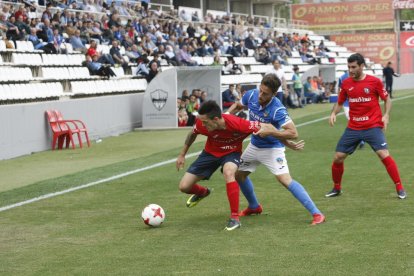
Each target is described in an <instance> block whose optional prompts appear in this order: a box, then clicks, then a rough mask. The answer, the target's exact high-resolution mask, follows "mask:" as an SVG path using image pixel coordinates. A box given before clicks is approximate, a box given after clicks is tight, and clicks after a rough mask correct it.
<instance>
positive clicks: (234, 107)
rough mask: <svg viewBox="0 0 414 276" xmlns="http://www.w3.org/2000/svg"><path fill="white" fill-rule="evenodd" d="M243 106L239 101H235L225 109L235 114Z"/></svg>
mask: <svg viewBox="0 0 414 276" xmlns="http://www.w3.org/2000/svg"><path fill="white" fill-rule="evenodd" d="M243 108H244V106H243V105H242V104H241V103H240V102H235V103H234V104H232V105H231V106H230V107H229V109H228V110H227V112H228V113H230V114H236V113H237V112H239V111H241V110H243Z"/></svg>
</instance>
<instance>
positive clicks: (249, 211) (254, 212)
mask: <svg viewBox="0 0 414 276" xmlns="http://www.w3.org/2000/svg"><path fill="white" fill-rule="evenodd" d="M262 212H263V208H262V205H260V204H259V207H257V208H255V209H250V208H249V207H247V208H246V209H244V210H243V211H241V212H240V213H239V216H241V217H245V216H251V215H260V214H261V213H262Z"/></svg>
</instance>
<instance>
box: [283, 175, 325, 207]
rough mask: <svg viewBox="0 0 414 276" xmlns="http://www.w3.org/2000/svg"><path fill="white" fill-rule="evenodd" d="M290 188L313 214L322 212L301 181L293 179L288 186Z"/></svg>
mask: <svg viewBox="0 0 414 276" xmlns="http://www.w3.org/2000/svg"><path fill="white" fill-rule="evenodd" d="M288 190H289V191H290V192H291V193H292V195H293V196H294V197H296V199H297V200H299V202H300V203H301V204H302V205H303V207H305V208H306V209H307V210H308V211H309V212H310V213H311V214H312V215H314V214H321V211H319V209H318V208H317V207H316V205H315V203H313V201H312V199H311V198H310V196H309V195H308V193H307V192H306V190H305V188H303V186H302V185H301V184H300V183H299V182H296V181H295V180H292V182H291V183H290V185H289V187H288Z"/></svg>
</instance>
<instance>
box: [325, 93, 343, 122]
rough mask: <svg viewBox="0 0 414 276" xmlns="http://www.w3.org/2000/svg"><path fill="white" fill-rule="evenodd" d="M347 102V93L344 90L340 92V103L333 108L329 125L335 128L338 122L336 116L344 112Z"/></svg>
mask: <svg viewBox="0 0 414 276" xmlns="http://www.w3.org/2000/svg"><path fill="white" fill-rule="evenodd" d="M345 100H346V93H345V91H344V90H343V89H340V90H339V96H338V102H337V103H335V104H334V106H333V107H332V111H331V115H330V116H329V124H330V125H331V126H333V125H334V124H335V122H336V114H338V113H339V111H341V110H342V105H343V104H344V102H345Z"/></svg>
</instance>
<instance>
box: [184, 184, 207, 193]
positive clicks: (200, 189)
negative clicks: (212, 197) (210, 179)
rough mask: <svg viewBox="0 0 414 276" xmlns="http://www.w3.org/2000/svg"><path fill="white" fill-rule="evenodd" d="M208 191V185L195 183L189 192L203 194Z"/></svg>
mask: <svg viewBox="0 0 414 276" xmlns="http://www.w3.org/2000/svg"><path fill="white" fill-rule="evenodd" d="M206 193H207V188H206V187H203V186H201V185H198V184H194V185H193V187H191V190H190V191H189V192H188V193H187V194H190V195H199V196H203V195H205V194H206Z"/></svg>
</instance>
